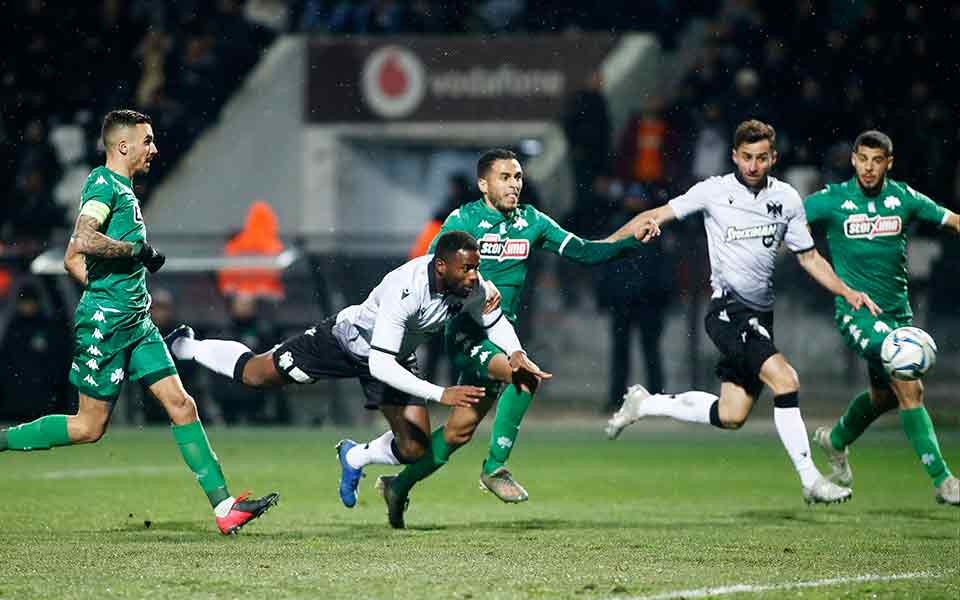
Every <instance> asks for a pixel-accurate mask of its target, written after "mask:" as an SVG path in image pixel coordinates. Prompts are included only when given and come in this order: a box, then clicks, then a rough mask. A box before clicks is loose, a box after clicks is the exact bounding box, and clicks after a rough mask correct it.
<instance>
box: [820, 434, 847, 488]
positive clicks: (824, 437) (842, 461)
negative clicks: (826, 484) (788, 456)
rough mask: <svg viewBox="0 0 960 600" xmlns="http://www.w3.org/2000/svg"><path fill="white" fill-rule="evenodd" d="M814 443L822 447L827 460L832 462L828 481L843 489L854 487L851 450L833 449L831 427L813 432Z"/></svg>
mask: <svg viewBox="0 0 960 600" xmlns="http://www.w3.org/2000/svg"><path fill="white" fill-rule="evenodd" d="M813 443H814V444H816V445H817V446H820V449H821V450H823V453H824V454H826V455H827V460H828V461H830V475H828V476H827V479H829V480H830V481H832V482H834V483H836V484H837V485H842V486H843V487H850V486H851V485H853V470H852V469H851V468H850V461H848V460H847V457H848V455H849V453H850V449H849V448H844V449H843V450H837V449H836V448H834V447H833V442H832V441H830V428H829V427H818V428H817V430H816V431H814V432H813Z"/></svg>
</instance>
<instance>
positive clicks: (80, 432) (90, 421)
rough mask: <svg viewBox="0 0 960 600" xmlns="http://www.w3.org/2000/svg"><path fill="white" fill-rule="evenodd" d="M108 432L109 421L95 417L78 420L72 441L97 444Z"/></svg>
mask: <svg viewBox="0 0 960 600" xmlns="http://www.w3.org/2000/svg"><path fill="white" fill-rule="evenodd" d="M106 432H107V421H106V420H105V419H99V418H95V417H90V418H81V419H78V420H77V423H76V427H75V428H74V430H73V432H72V433H73V435H72V436H71V441H72V442H74V443H76V444H95V443H97V442H99V441H100V438H102V437H103V434H104V433H106Z"/></svg>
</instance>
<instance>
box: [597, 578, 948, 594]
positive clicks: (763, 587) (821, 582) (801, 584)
mask: <svg viewBox="0 0 960 600" xmlns="http://www.w3.org/2000/svg"><path fill="white" fill-rule="evenodd" d="M944 575H945V574H944V573H940V574H937V573H931V572H929V571H916V572H913V573H894V574H893V575H858V576H856V577H834V578H832V579H817V580H814V581H794V582H788V583H768V584H749V583H744V584H739V585H728V586H723V587H715V588H700V589H696V590H681V591H678V592H666V593H664V594H654V595H652V596H630V597H627V598H624V597H623V596H616V598H618V599H619V600H672V599H675V598H712V597H714V596H726V595H728V594H744V593H753V594H759V593H761V592H771V591H775V590H792V589H797V588H816V587H827V586H831V585H842V584H846V583H868V582H871V581H897V580H900V579H933V578H936V577H943V576H944Z"/></svg>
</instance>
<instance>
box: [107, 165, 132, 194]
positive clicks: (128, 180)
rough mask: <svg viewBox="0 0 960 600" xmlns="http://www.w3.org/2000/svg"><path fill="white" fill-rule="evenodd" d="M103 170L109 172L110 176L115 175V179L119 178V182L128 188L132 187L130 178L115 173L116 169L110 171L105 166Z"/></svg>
mask: <svg viewBox="0 0 960 600" xmlns="http://www.w3.org/2000/svg"><path fill="white" fill-rule="evenodd" d="M103 170H104V171H106V172H107V173H110V176H111V177H116V178H117V179H119V180H120V183H122V184H124V185H125V186H127V187H128V188H130V189H133V181H131V180H130V179H128V178H126V177H124V176H123V175H121V174H120V173H117V172H116V171H111V170H110V169H108V168H107V167H106V166H104V167H103Z"/></svg>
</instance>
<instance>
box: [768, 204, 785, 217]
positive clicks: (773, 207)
mask: <svg viewBox="0 0 960 600" xmlns="http://www.w3.org/2000/svg"><path fill="white" fill-rule="evenodd" d="M767 214H768V215H770V216H771V217H782V216H783V204H781V203H779V202H767Z"/></svg>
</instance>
